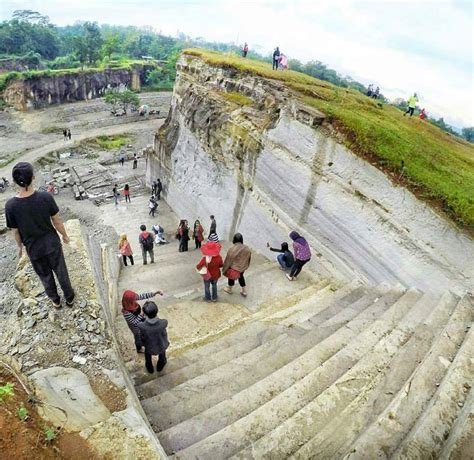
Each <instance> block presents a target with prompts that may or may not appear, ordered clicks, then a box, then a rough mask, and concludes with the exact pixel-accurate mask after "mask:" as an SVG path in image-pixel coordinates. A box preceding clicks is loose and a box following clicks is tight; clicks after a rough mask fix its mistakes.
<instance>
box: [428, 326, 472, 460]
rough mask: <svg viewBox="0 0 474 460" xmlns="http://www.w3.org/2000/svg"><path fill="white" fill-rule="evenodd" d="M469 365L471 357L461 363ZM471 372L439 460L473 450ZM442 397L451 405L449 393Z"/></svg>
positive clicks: (461, 455) (453, 457)
mask: <svg viewBox="0 0 474 460" xmlns="http://www.w3.org/2000/svg"><path fill="white" fill-rule="evenodd" d="M469 335H470V336H471V337H470V339H469V341H470V345H469V346H470V349H471V350H472V349H473V347H474V343H473V339H474V337H473V336H474V333H473V332H472V331H471V332H470V333H469ZM469 365H471V366H472V358H471V359H470V360H468V361H467V362H465V363H463V364H462V366H466V367H467V366H469ZM472 373H473V370H472V369H471V379H470V383H469V384H468V385H470V386H471V389H470V391H469V394H468V396H467V398H466V401H465V402H464V405H463V407H462V410H461V412H460V414H459V415H458V418H457V419H456V421H455V422H454V425H453V426H452V428H451V434H450V435H449V437H448V440H447V441H446V443H445V445H444V447H443V449H442V450H441V452H440V453H439V458H440V459H441V460H449V459H462V458H466V457H467V455H468V454H469V452H471V453H472V452H473V451H474V446H473V436H472V433H474V388H473V387H472ZM444 398H446V401H447V402H448V403H451V404H450V405H452V401H450V399H451V397H450V395H449V394H447V393H444ZM455 403H456V401H454V404H455ZM458 404H459V403H458ZM437 420H438V419H435V422H436V421H437ZM431 430H432V432H439V431H440V430H439V427H433V428H432V429H431ZM443 436H444V437H445V436H446V433H443ZM443 439H444V438H443Z"/></svg>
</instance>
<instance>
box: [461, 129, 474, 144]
mask: <svg viewBox="0 0 474 460" xmlns="http://www.w3.org/2000/svg"><path fill="white" fill-rule="evenodd" d="M462 136H463V137H464V139H466V141H468V142H474V126H470V127H469V128H463V129H462Z"/></svg>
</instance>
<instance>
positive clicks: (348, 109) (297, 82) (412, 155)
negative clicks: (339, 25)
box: [183, 49, 474, 228]
mask: <svg viewBox="0 0 474 460" xmlns="http://www.w3.org/2000/svg"><path fill="white" fill-rule="evenodd" d="M183 54H184V55H185V56H186V55H187V56H189V58H190V59H191V58H192V56H198V57H200V58H202V59H203V60H204V61H205V62H207V63H208V64H210V65H213V66H218V67H224V68H232V69H235V70H238V71H241V72H244V73H250V74H253V75H258V76H261V77H265V78H270V79H274V80H279V81H282V82H284V83H285V84H286V85H287V86H288V87H289V88H291V89H293V90H294V91H295V92H296V93H297V95H298V97H299V98H300V99H301V101H302V102H304V103H305V104H307V105H309V106H312V107H314V108H316V109H318V110H320V111H321V112H323V113H324V114H325V115H326V117H327V120H328V121H329V122H331V123H332V124H333V126H334V127H336V129H337V130H338V131H340V132H341V133H342V134H343V135H344V136H343V137H344V143H345V144H346V146H347V147H348V148H350V149H351V150H352V151H354V152H355V153H357V154H359V155H361V156H363V157H369V158H370V159H371V161H373V162H374V161H375V163H376V164H378V165H379V166H380V167H382V168H388V169H390V170H392V171H398V172H400V173H402V170H401V165H402V163H403V164H404V167H403V175H402V179H404V178H406V181H405V183H406V184H407V185H408V186H410V187H411V188H412V189H414V190H415V191H417V192H418V195H419V196H420V195H421V196H422V197H424V198H426V199H429V200H432V199H434V200H436V201H438V202H441V203H442V204H443V208H444V210H445V211H447V212H448V213H449V214H450V215H451V216H452V217H453V218H454V220H456V221H457V222H458V223H459V224H461V225H466V226H468V227H471V228H473V227H474V146H473V145H472V144H469V143H468V142H467V141H464V140H463V139H461V138H459V137H456V136H452V135H450V134H448V133H446V132H444V131H442V130H441V129H439V128H438V127H436V126H433V125H431V124H430V123H427V122H423V121H421V120H420V119H419V118H415V117H412V118H409V117H404V116H403V113H402V112H401V111H400V110H399V109H397V108H396V107H394V106H391V105H387V104H386V105H383V104H381V103H379V102H377V101H374V100H373V99H370V98H368V97H366V96H365V95H363V94H361V93H360V92H358V91H356V90H353V89H348V88H341V87H338V86H335V85H332V84H331V83H328V82H325V81H321V80H318V79H316V78H313V77H310V76H309V75H305V74H302V73H299V72H294V71H291V70H288V71H273V70H272V68H271V65H270V64H267V63H264V62H261V61H255V60H252V59H244V58H242V57H240V56H238V55H226V54H221V53H217V52H214V51H208V50H202V49H189V50H185V51H184V52H183Z"/></svg>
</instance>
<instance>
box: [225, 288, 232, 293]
mask: <svg viewBox="0 0 474 460" xmlns="http://www.w3.org/2000/svg"><path fill="white" fill-rule="evenodd" d="M224 291H225V292H227V294H232V290H231V289H229V288H228V287H225V288H224Z"/></svg>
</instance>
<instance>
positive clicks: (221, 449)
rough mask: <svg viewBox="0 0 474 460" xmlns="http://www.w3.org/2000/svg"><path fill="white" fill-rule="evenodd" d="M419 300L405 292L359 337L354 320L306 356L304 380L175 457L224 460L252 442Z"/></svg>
mask: <svg viewBox="0 0 474 460" xmlns="http://www.w3.org/2000/svg"><path fill="white" fill-rule="evenodd" d="M420 297H421V294H420V293H419V292H418V291H416V290H413V289H412V290H409V291H408V292H407V293H405V294H404V295H403V296H402V297H401V298H400V299H399V300H398V301H396V302H394V303H393V304H392V305H391V306H390V308H389V309H388V310H386V311H385V312H384V313H383V314H382V315H381V316H380V317H379V318H377V319H375V321H372V322H371V323H370V324H369V325H368V327H365V328H363V329H362V332H361V331H360V330H359V327H358V324H361V325H364V323H365V322H366V321H367V319H357V318H355V320H353V321H352V322H349V323H348V324H347V325H346V326H344V327H342V328H341V329H339V330H338V331H336V333H334V334H332V335H331V336H329V337H328V338H327V339H325V340H324V341H322V342H321V343H320V344H319V345H318V346H317V347H316V348H315V350H314V353H311V354H310V355H309V356H310V360H309V362H307V363H306V365H307V366H309V372H308V371H305V373H306V374H307V375H305V377H303V378H302V379H301V380H295V382H294V383H293V384H291V386H290V387H288V388H287V389H286V390H284V391H282V392H281V393H279V394H277V395H276V396H273V395H270V399H269V400H268V401H267V402H266V403H263V404H259V405H258V407H257V409H255V410H253V411H252V412H251V413H249V414H248V415H246V416H244V417H242V418H239V419H238V420H236V421H235V422H233V423H231V424H230V425H228V426H226V427H225V428H223V429H221V430H220V431H218V432H216V433H214V434H213V435H211V436H209V437H208V438H205V439H203V440H202V441H199V442H198V443H196V444H193V445H191V446H189V447H188V448H186V449H184V450H182V451H180V452H179V457H180V458H193V456H194V454H196V455H197V456H199V457H201V458H207V457H213V458H227V457H229V456H230V455H232V454H234V453H236V452H238V451H239V450H241V449H242V448H244V447H245V446H246V445H248V444H249V443H252V442H254V441H256V440H258V439H259V438H261V437H262V436H264V435H265V434H266V433H268V432H269V431H271V430H273V429H274V428H276V427H277V426H278V425H280V424H281V423H282V422H283V421H284V420H286V419H287V418H289V417H291V416H292V415H293V414H294V413H295V412H296V411H298V410H299V409H301V408H303V407H304V406H305V405H306V404H308V403H309V402H310V401H312V400H313V399H314V397H315V396H317V395H318V394H320V393H321V392H322V391H324V390H325V389H326V388H327V387H329V386H330V385H331V384H332V383H333V382H334V381H335V380H337V379H338V378H339V377H340V376H341V375H343V374H344V373H345V372H346V371H347V369H348V368H350V367H352V366H353V365H354V364H355V363H356V362H357V361H358V360H359V359H360V358H361V357H362V356H364V355H365V354H366V353H368V352H369V351H370V350H371V349H372V347H373V346H375V344H376V343H377V342H378V341H379V340H380V339H381V338H382V337H384V336H385V335H386V334H388V333H389V332H390V331H391V330H392V329H393V328H394V327H395V325H396V323H397V322H398V321H399V320H400V319H401V318H403V316H404V315H406V314H409V312H410V311H413V308H412V307H413V305H418V303H419V302H418V300H419V299H420ZM415 310H417V309H416V308H415ZM290 376H291V375H290ZM264 391H265V389H264ZM269 391H270V392H271V387H270V389H269ZM257 403H258V401H257ZM216 407H217V406H216Z"/></svg>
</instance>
